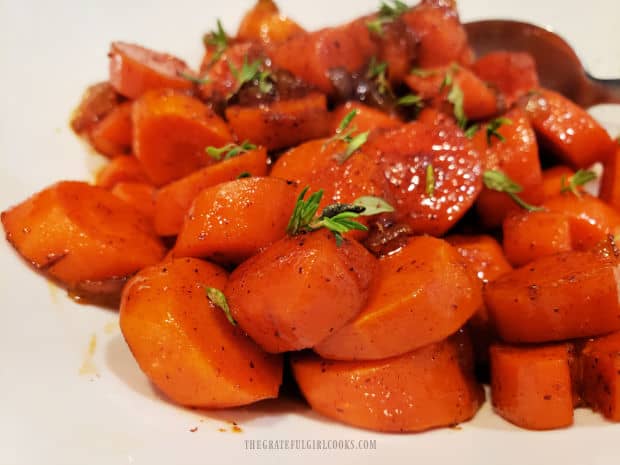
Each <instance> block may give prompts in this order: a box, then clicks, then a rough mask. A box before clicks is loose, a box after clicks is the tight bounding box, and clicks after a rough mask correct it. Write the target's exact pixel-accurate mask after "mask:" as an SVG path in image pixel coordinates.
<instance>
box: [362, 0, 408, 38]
mask: <svg viewBox="0 0 620 465" xmlns="http://www.w3.org/2000/svg"><path fill="white" fill-rule="evenodd" d="M391 3H392V4H391V5H390V4H389V3H386V2H381V6H380V7H379V13H378V14H377V16H376V17H375V18H374V19H372V20H370V21H368V22H367V23H366V26H367V27H368V30H369V31H370V32H374V33H375V34H377V35H379V36H382V35H383V26H384V25H385V24H387V23H391V22H392V21H394V20H395V19H396V18H398V17H399V16H401V15H402V14H403V13H405V12H406V11H407V10H408V9H409V7H408V6H407V4H405V3H403V2H401V1H399V0H391Z"/></svg>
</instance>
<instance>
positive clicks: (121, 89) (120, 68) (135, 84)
mask: <svg viewBox="0 0 620 465" xmlns="http://www.w3.org/2000/svg"><path fill="white" fill-rule="evenodd" d="M108 56H109V57H110V84H112V87H114V89H116V91H117V92H118V93H119V94H121V95H123V96H125V97H128V98H130V99H136V98H138V97H140V96H141V95H142V94H144V93H145V92H146V91H147V90H152V89H163V88H165V89H187V90H189V89H191V88H192V87H193V83H192V82H191V81H189V80H187V79H184V78H182V77H180V76H179V73H191V71H190V70H189V68H188V67H187V65H186V64H185V62H184V61H182V60H179V59H178V58H176V57H173V56H171V55H167V54H165V53H159V52H154V51H152V50H149V49H147V48H144V47H140V46H139V45H134V44H128V43H125V42H113V43H112V45H111V46H110V53H109V55H108Z"/></svg>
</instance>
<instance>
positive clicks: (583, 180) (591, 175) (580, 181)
mask: <svg viewBox="0 0 620 465" xmlns="http://www.w3.org/2000/svg"><path fill="white" fill-rule="evenodd" d="M596 178H597V176H596V173H595V172H594V171H591V170H578V171H577V172H576V173H575V174H573V175H572V176H571V177H570V178H569V179H568V182H566V176H562V181H561V182H562V187H561V188H560V192H561V193H562V194H565V193H566V192H572V193H573V194H574V195H575V196H576V197H581V194H580V193H579V187H581V186H583V185H584V184H587V183H589V182H590V181H594V180H595V179H596Z"/></svg>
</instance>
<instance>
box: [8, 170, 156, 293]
mask: <svg viewBox="0 0 620 465" xmlns="http://www.w3.org/2000/svg"><path fill="white" fill-rule="evenodd" d="M1 218H2V224H3V225H4V230H5V231H6V237H7V240H8V241H9V242H10V243H11V245H13V247H15V249H17V251H18V252H19V253H20V254H21V255H22V256H23V257H24V258H25V259H26V260H27V261H28V262H29V263H31V264H32V265H33V266H34V267H36V268H37V269H39V270H41V271H43V272H45V273H46V274H48V275H49V276H51V277H52V278H54V279H56V280H58V281H60V282H61V283H62V284H64V285H65V286H66V287H68V288H73V287H76V286H78V285H79V284H80V283H81V282H84V281H104V280H108V279H112V278H121V277H124V276H127V275H130V274H132V273H135V272H136V271H138V270H139V269H141V268H144V267H145V266H149V265H152V264H154V263H157V262H158V261H159V260H161V259H162V257H163V256H164V253H165V249H164V247H163V245H162V244H161V243H160V242H159V239H158V238H157V237H156V236H155V235H154V233H153V232H152V230H151V228H150V226H149V224H148V220H147V219H146V218H144V217H143V216H142V215H140V214H139V213H138V212H137V211H136V210H135V209H134V208H133V207H131V206H129V205H127V204H126V203H125V202H123V201H122V200H120V199H119V198H117V197H116V196H114V195H113V194H111V193H110V192H108V191H106V190H105V189H102V188H100V187H93V186H90V185H88V184H86V183H81V182H72V181H66V182H61V183H58V184H54V185H53V186H51V187H48V188H47V189H44V190H43V191H41V192H39V193H38V194H35V195H34V196H33V197H31V198H29V199H28V200H26V201H24V202H23V203H21V204H19V205H17V206H15V207H13V208H11V209H9V210H7V211H5V212H3V213H2V217H1Z"/></svg>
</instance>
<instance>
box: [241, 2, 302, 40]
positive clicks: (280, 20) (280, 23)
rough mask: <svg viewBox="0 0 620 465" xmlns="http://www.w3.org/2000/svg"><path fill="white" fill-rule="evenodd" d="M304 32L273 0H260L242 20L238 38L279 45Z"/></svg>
mask: <svg viewBox="0 0 620 465" xmlns="http://www.w3.org/2000/svg"><path fill="white" fill-rule="evenodd" d="M303 32H305V31H304V30H303V28H302V27H301V26H300V25H299V24H297V23H296V22H295V21H293V20H291V19H290V18H287V17H286V16H284V15H282V14H281V13H280V10H279V8H278V6H277V5H276V4H275V3H274V2H273V1H272V0H258V1H257V2H256V5H254V7H253V8H252V9H251V10H250V11H248V12H247V13H246V15H245V16H244V17H243V19H242V20H241V24H240V25H239V29H238V30H237V38H238V39H241V40H254V41H258V42H262V43H263V44H264V45H277V44H280V43H282V42H285V41H286V40H288V39H290V38H291V37H293V36H295V35H297V34H300V33H303Z"/></svg>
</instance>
